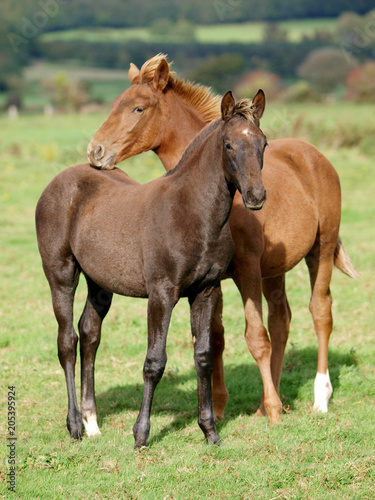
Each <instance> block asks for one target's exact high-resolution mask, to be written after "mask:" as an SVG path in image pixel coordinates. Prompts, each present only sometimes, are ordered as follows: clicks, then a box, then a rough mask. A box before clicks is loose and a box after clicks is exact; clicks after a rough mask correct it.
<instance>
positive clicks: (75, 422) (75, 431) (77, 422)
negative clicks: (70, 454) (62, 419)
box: [66, 413, 82, 439]
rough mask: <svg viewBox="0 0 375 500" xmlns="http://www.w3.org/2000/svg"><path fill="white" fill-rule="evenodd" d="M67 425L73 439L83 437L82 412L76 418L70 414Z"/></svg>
mask: <svg viewBox="0 0 375 500" xmlns="http://www.w3.org/2000/svg"><path fill="white" fill-rule="evenodd" d="M66 426H67V428H68V431H69V432H70V437H71V438H72V439H82V417H81V414H80V413H77V414H76V415H75V417H74V418H70V417H69V416H68V417H67V419H66Z"/></svg>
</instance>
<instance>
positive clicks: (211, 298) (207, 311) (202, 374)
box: [189, 286, 221, 444]
mask: <svg viewBox="0 0 375 500" xmlns="http://www.w3.org/2000/svg"><path fill="white" fill-rule="evenodd" d="M219 297H220V286H217V287H212V288H209V289H205V290H203V291H202V292H200V293H199V294H197V295H194V296H191V297H189V302H190V308H191V311H190V320H191V331H192V335H193V339H194V360H195V368H196V371H197V378H198V423H199V427H200V428H201V429H202V431H203V433H204V435H205V437H206V439H207V441H208V442H209V443H215V444H220V442H221V441H220V438H219V436H218V434H217V431H216V423H215V416H214V410H213V404H212V387H211V377H212V366H213V349H212V323H213V319H214V314H215V310H216V306H217V303H218V300H219Z"/></svg>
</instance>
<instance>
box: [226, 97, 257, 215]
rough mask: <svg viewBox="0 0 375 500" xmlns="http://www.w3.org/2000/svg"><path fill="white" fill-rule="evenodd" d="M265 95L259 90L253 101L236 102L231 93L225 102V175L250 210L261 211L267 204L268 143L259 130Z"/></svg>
mask: <svg viewBox="0 0 375 500" xmlns="http://www.w3.org/2000/svg"><path fill="white" fill-rule="evenodd" d="M264 107H265V96H264V93H263V90H259V91H258V92H257V94H256V95H255V96H254V98H253V100H252V101H250V100H248V99H243V100H242V101H238V102H237V103H235V102H234V99H233V96H232V93H231V92H230V91H228V92H227V93H226V94H225V95H224V97H223V99H222V103H221V113H222V119H223V120H224V124H223V142H222V147H223V155H224V160H225V161H224V164H225V165H226V169H225V176H226V179H227V181H228V182H229V183H231V184H232V185H233V186H234V187H236V189H238V191H239V192H240V193H241V195H242V199H243V202H244V204H245V206H246V208H248V209H250V210H259V209H261V208H262V206H263V203H264V202H265V201H266V191H265V189H264V186H263V182H262V175H261V170H262V168H263V153H264V149H265V147H266V145H267V140H266V137H265V135H264V134H263V132H262V131H261V129H260V128H259V120H260V118H261V117H262V115H263V111H264Z"/></svg>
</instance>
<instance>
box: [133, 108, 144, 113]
mask: <svg viewBox="0 0 375 500" xmlns="http://www.w3.org/2000/svg"><path fill="white" fill-rule="evenodd" d="M143 111H144V108H141V106H137V107H136V108H134V109H133V113H143Z"/></svg>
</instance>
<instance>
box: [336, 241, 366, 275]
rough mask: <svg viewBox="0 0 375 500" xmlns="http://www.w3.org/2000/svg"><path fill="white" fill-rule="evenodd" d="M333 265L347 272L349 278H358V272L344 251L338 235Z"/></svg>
mask: <svg viewBox="0 0 375 500" xmlns="http://www.w3.org/2000/svg"><path fill="white" fill-rule="evenodd" d="M334 264H335V266H336V267H337V268H338V269H340V271H342V272H343V273H345V274H347V275H348V276H349V277H350V278H353V279H355V280H356V279H358V278H359V276H360V275H359V273H358V272H357V271H356V270H355V268H354V266H353V264H352V261H351V260H350V257H349V255H348V254H347V253H346V250H345V248H344V245H343V242H342V241H341V239H340V237H338V239H337V243H336V248H335V257H334Z"/></svg>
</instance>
